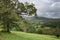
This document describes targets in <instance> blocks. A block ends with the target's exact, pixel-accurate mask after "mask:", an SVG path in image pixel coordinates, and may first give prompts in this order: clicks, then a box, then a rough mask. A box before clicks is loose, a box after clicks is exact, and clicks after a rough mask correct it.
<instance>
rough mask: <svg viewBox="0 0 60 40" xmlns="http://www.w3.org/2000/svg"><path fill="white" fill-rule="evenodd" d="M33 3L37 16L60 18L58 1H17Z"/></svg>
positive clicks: (59, 2) (59, 3)
mask: <svg viewBox="0 0 60 40" xmlns="http://www.w3.org/2000/svg"><path fill="white" fill-rule="evenodd" d="M19 1H20V2H29V3H34V4H35V7H36V8H37V14H38V16H44V17H48V18H60V0H19Z"/></svg>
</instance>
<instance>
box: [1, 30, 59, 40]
mask: <svg viewBox="0 0 60 40" xmlns="http://www.w3.org/2000/svg"><path fill="white" fill-rule="evenodd" d="M0 40H60V39H57V38H56V37H55V36H50V35H42V34H31V33H24V32H16V31H13V32H12V33H11V34H8V33H1V35H0Z"/></svg>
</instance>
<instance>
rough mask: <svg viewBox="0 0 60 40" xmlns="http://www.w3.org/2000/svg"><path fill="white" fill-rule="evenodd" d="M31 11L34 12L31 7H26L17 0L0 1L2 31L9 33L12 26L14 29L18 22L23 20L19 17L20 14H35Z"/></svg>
mask: <svg viewBox="0 0 60 40" xmlns="http://www.w3.org/2000/svg"><path fill="white" fill-rule="evenodd" d="M28 9H29V10H28ZM33 10H36V8H35V7H34V6H33V5H31V4H28V6H26V5H24V4H23V3H20V2H19V1H18V0H0V21H1V24H2V25H3V27H4V30H6V31H7V32H9V30H10V28H12V27H13V26H15V27H16V26H18V25H20V23H19V22H21V21H22V20H24V19H23V17H22V16H21V14H22V13H24V14H29V15H32V14H34V13H35V14H36V11H33ZM28 11H29V13H28ZM31 11H32V12H31ZM18 13H19V14H18ZM35 14H34V15H35Z"/></svg>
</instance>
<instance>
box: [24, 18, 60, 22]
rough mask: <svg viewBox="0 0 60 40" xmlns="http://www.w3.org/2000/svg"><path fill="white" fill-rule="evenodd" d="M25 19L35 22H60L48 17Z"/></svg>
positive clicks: (58, 19)
mask: <svg viewBox="0 0 60 40" xmlns="http://www.w3.org/2000/svg"><path fill="white" fill-rule="evenodd" d="M25 19H28V20H33V21H60V18H56V19H55V18H46V17H25Z"/></svg>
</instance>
